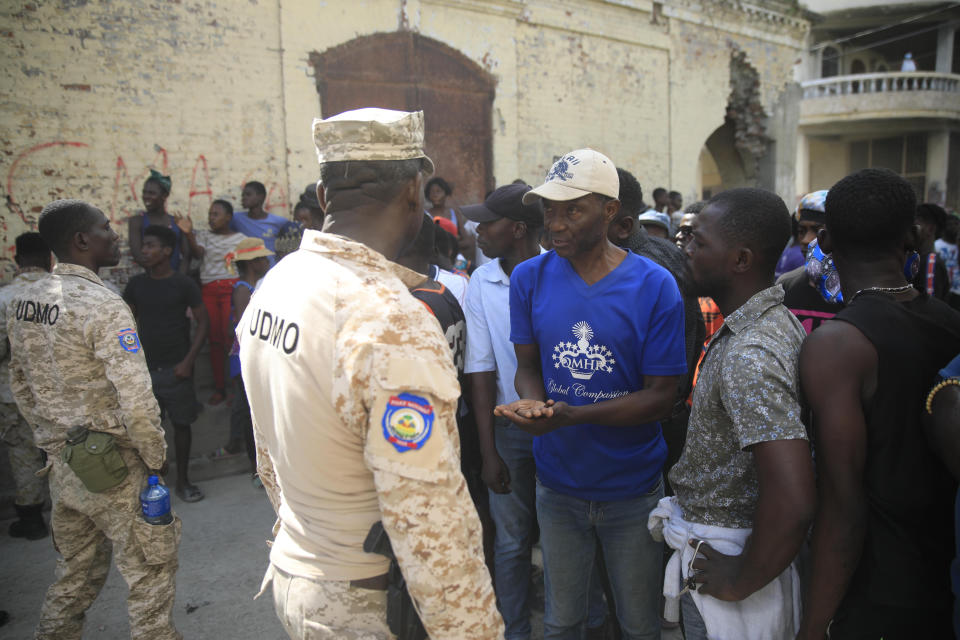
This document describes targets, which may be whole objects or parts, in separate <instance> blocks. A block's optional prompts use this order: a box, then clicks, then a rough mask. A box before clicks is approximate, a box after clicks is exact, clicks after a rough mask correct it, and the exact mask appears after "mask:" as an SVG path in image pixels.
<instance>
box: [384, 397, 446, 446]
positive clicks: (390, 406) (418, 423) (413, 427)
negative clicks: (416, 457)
mask: <svg viewBox="0 0 960 640" xmlns="http://www.w3.org/2000/svg"><path fill="white" fill-rule="evenodd" d="M433 416H434V413H433V407H432V406H431V405H430V403H429V402H427V401H426V400H425V399H423V398H421V397H420V396H415V395H413V394H411V393H400V394H397V395H395V396H390V399H389V400H388V401H387V408H386V411H384V412H383V437H384V438H386V439H387V441H388V442H389V443H390V444H392V445H393V446H394V447H395V448H396V450H397V451H399V452H401V453H403V452H404V451H411V450H416V449H419V448H420V447H422V446H423V444H424V443H425V442H426V441H427V440H428V439H429V438H430V433H431V431H432V430H433Z"/></svg>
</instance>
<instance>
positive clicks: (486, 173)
mask: <svg viewBox="0 0 960 640" xmlns="http://www.w3.org/2000/svg"><path fill="white" fill-rule="evenodd" d="M310 64H311V65H312V66H313V68H314V69H315V70H316V81H317V92H318V93H319V94H320V110H321V113H322V114H323V115H324V116H331V115H334V114H337V113H340V112H342V111H347V110H349V109H357V108H360V107H383V108H386V109H402V110H404V111H413V110H416V109H423V111H424V116H425V121H426V140H425V145H426V151H427V155H429V156H430V157H431V158H432V159H433V161H434V163H435V164H436V166H437V175H440V176H443V177H444V178H445V179H447V180H448V181H449V182H451V183H453V185H454V198H455V199H456V201H457V202H459V203H461V204H466V203H469V202H479V201H480V200H482V199H483V196H484V194H485V193H486V192H487V191H488V190H489V189H491V188H492V187H493V171H492V167H493V135H492V130H491V127H492V108H493V98H494V93H495V84H496V83H495V81H494V79H493V77H492V76H491V75H490V74H489V73H487V72H486V71H484V70H483V69H482V68H481V67H480V66H479V65H477V64H476V63H474V62H473V61H472V60H470V59H469V58H467V57H466V56H464V55H463V54H462V53H460V52H459V51H456V50H455V49H452V48H450V47H448V46H447V45H445V44H443V43H441V42H437V41H436V40H432V39H430V38H426V37H424V36H421V35H419V34H416V33H411V32H397V33H381V34H375V35H371V36H363V37H360V38H356V39H354V40H351V41H349V42H346V43H344V44H342V45H340V46H337V47H333V48H331V49H327V50H326V51H324V52H323V53H317V52H314V53H311V54H310Z"/></svg>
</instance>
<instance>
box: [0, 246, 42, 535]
mask: <svg viewBox="0 0 960 640" xmlns="http://www.w3.org/2000/svg"><path fill="white" fill-rule="evenodd" d="M15 246H16V251H17V252H16V253H15V254H14V256H13V259H14V261H15V262H16V263H17V272H16V274H15V275H14V276H13V282H11V283H10V284H8V285H7V286H5V287H3V288H2V289H0V438H2V439H3V442H4V444H6V445H7V447H8V449H7V453H8V454H9V456H10V470H11V471H12V472H13V483H14V485H15V486H16V488H17V494H16V497H15V498H14V501H13V508H14V509H15V510H16V512H17V519H16V520H14V521H13V522H11V523H10V528H9V533H10V536H11V537H13V538H26V539H27V540H39V539H40V538H45V537H46V536H47V535H48V532H47V525H46V524H44V522H43V513H42V511H43V501H44V494H45V491H44V488H45V485H46V484H47V482H46V480H45V479H44V478H38V477H37V476H36V473H37V471H39V470H40V469H42V468H43V456H42V454H41V453H40V449H38V448H37V445H36V444H34V442H33V430H32V429H31V428H30V425H29V424H27V421H26V420H24V418H23V416H22V415H20V412H19V411H18V410H17V405H16V403H15V402H14V398H13V391H12V390H11V389H10V368H9V366H10V345H9V343H8V342H7V305H8V304H9V303H10V301H12V300H13V299H14V298H16V297H17V295H18V294H19V293H20V292H22V291H23V290H24V288H25V287H26V286H27V285H28V284H29V283H31V282H36V281H37V280H40V279H41V278H44V277H46V276H47V274H48V273H50V269H51V268H53V254H52V253H51V252H50V249H49V248H48V247H47V245H46V243H44V241H43V238H42V237H40V234H39V233H34V232H30V233H24V234H21V235H19V236H17V239H16V241H15Z"/></svg>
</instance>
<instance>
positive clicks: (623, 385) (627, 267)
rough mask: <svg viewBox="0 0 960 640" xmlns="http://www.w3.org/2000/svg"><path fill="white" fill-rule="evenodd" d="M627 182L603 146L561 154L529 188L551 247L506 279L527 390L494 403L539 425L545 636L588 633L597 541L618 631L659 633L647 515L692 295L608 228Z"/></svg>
mask: <svg viewBox="0 0 960 640" xmlns="http://www.w3.org/2000/svg"><path fill="white" fill-rule="evenodd" d="M619 189H620V181H619V178H618V176H617V171H616V167H615V166H614V164H613V162H611V161H610V159H609V158H607V157H606V156H604V155H603V154H600V153H598V152H596V151H593V150H592V149H579V150H577V151H571V152H570V153H567V154H565V155H564V156H563V157H561V158H560V160H558V161H557V162H556V163H554V165H553V167H552V168H551V170H550V173H548V174H547V178H546V182H545V184H543V185H541V186H540V187H537V188H536V189H533V190H532V191H530V192H529V193H527V194H526V195H525V196H524V202H531V201H535V200H536V199H537V198H542V199H543V204H544V223H545V227H546V229H547V231H548V232H549V234H550V241H551V247H552V249H553V251H550V252H549V253H546V254H544V255H541V256H539V257H536V258H532V259H530V260H527V261H526V262H523V263H521V264H519V265H517V266H516V268H514V270H513V273H512V274H511V277H510V324H511V327H510V340H511V342H513V343H514V349H515V351H516V354H517V375H516V379H515V384H516V389H517V393H518V395H519V396H520V400H517V401H516V402H512V403H510V404H507V405H501V406H499V407H497V409H496V413H497V415H502V416H504V417H506V418H508V419H510V420H511V421H512V422H514V423H515V424H517V425H518V426H520V427H521V428H522V429H524V430H526V431H529V432H530V433H533V434H534V435H536V436H538V437H537V438H536V439H535V441H534V445H533V451H534V458H535V460H536V465H537V479H538V483H537V514H538V518H539V520H540V527H541V545H542V547H543V559H544V575H545V583H546V611H545V617H544V630H545V636H544V637H545V638H579V637H580V632H581V628H582V627H583V624H584V620H585V618H586V613H587V592H588V588H589V582H590V573H591V567H592V565H593V562H594V552H595V549H596V547H597V543H599V546H600V548H601V550H602V552H603V560H604V565H605V568H606V571H607V574H608V576H609V578H610V584H611V587H612V590H613V595H614V599H615V601H616V609H617V618H618V621H619V623H620V628H621V631H622V633H623V637H624V638H625V639H629V640H633V639H637V638H658V637H659V636H660V617H659V615H658V612H657V605H658V602H659V582H660V568H661V559H662V548H661V545H660V543H658V542H655V541H654V540H653V538H652V537H651V535H650V533H649V531H648V530H647V516H648V515H649V513H650V511H651V510H652V509H653V508H654V507H655V506H656V505H657V501H658V500H659V499H660V498H661V497H662V496H663V481H662V477H661V470H662V468H663V463H664V459H665V458H666V454H667V448H666V444H665V443H664V441H663V436H662V435H661V431H660V425H659V423H658V422H657V420H658V419H659V418H660V417H663V416H667V415H669V414H670V410H671V408H672V407H673V403H674V400H675V396H676V390H677V384H678V381H679V376H681V375H682V374H684V373H685V372H686V370H687V365H686V359H685V356H684V333H683V302H682V300H681V298H680V292H679V290H678V289H677V285H676V282H675V281H674V279H673V277H672V276H671V275H670V273H669V272H668V271H666V270H665V269H664V268H662V267H660V266H658V265H656V264H655V263H653V262H652V261H650V260H648V259H647V258H644V257H641V256H639V255H636V254H634V253H630V252H627V251H624V250H622V249H620V248H618V247H616V246H615V245H613V244H612V243H610V242H609V241H608V240H607V228H608V226H609V225H610V222H611V221H612V220H613V219H614V218H615V217H616V215H617V212H618V210H619V208H620V202H619V200H618V199H617V196H618V193H619Z"/></svg>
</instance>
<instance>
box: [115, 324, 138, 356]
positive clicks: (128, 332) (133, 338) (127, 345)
mask: <svg viewBox="0 0 960 640" xmlns="http://www.w3.org/2000/svg"><path fill="white" fill-rule="evenodd" d="M117 340H119V341H120V346H121V347H123V350H124V351H129V352H130V353H136V352H138V351H140V338H139V337H138V336H137V332H136V331H135V330H134V329H124V330H123V331H119V332H117Z"/></svg>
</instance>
